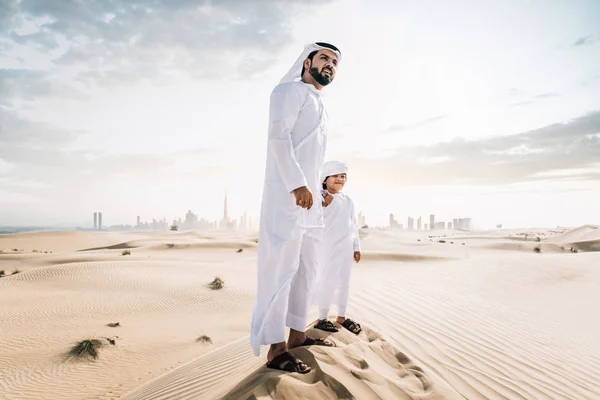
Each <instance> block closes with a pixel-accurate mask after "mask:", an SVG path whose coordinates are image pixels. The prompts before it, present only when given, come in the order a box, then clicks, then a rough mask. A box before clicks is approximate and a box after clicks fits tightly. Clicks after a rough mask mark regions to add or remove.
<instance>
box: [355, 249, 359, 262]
mask: <svg viewBox="0 0 600 400" xmlns="http://www.w3.org/2000/svg"><path fill="white" fill-rule="evenodd" d="M354 261H356V262H359V261H360V251H355V252H354Z"/></svg>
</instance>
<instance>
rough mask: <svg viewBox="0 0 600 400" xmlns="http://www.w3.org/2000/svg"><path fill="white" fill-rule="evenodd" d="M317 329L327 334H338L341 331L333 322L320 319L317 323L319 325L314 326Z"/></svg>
mask: <svg viewBox="0 0 600 400" xmlns="http://www.w3.org/2000/svg"><path fill="white" fill-rule="evenodd" d="M314 328H315V329H320V330H322V331H325V332H338V331H339V329H338V328H336V327H335V325H334V324H333V323H331V321H328V320H326V319H320V320H318V321H317V323H316V324H315V326H314Z"/></svg>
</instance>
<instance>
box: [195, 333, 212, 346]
mask: <svg viewBox="0 0 600 400" xmlns="http://www.w3.org/2000/svg"><path fill="white" fill-rule="evenodd" d="M196 342H199V343H208V344H212V339H211V338H210V337H208V336H206V335H202V336H200V337H199V338H198V339H196Z"/></svg>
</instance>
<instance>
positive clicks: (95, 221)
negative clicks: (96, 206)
mask: <svg viewBox="0 0 600 400" xmlns="http://www.w3.org/2000/svg"><path fill="white" fill-rule="evenodd" d="M94 229H98V213H97V212H95V213H94Z"/></svg>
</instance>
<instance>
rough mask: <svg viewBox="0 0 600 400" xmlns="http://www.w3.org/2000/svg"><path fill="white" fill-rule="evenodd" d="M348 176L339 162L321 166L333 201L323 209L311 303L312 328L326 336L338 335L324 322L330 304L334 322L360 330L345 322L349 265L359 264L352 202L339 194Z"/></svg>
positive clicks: (353, 330)
mask: <svg viewBox="0 0 600 400" xmlns="http://www.w3.org/2000/svg"><path fill="white" fill-rule="evenodd" d="M347 172H348V167H347V165H346V164H345V163H343V162H340V161H328V162H326V163H325V164H324V165H323V177H322V179H321V181H322V182H323V190H327V191H328V192H329V193H331V194H332V195H333V197H334V199H333V201H332V202H331V204H330V205H329V206H328V207H326V208H324V209H323V218H324V222H325V230H324V232H323V233H324V234H323V238H324V241H323V247H322V257H321V262H320V266H319V269H318V271H317V277H316V285H315V293H314V298H313V302H314V303H315V304H317V305H318V306H319V320H318V321H317V323H316V324H315V326H314V327H315V328H317V329H321V330H324V331H327V332H337V331H338V329H337V328H336V326H335V325H334V324H333V323H332V322H330V321H328V320H327V316H328V314H329V308H330V307H331V304H336V305H337V308H338V313H337V315H338V316H337V320H336V322H337V323H338V324H340V325H342V326H343V327H344V328H346V329H348V330H349V331H350V332H352V333H354V334H359V333H360V332H361V330H362V329H361V326H360V324H359V323H357V322H355V321H353V320H351V319H349V318H346V308H347V307H348V295H349V289H350V272H351V270H352V262H353V261H355V262H359V261H360V238H359V235H358V226H357V223H356V216H355V215H356V214H355V212H354V202H353V201H352V199H351V198H350V197H349V196H348V195H347V194H345V193H342V192H341V191H342V188H343V187H344V185H345V184H346V178H347V176H346V174H347Z"/></svg>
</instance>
